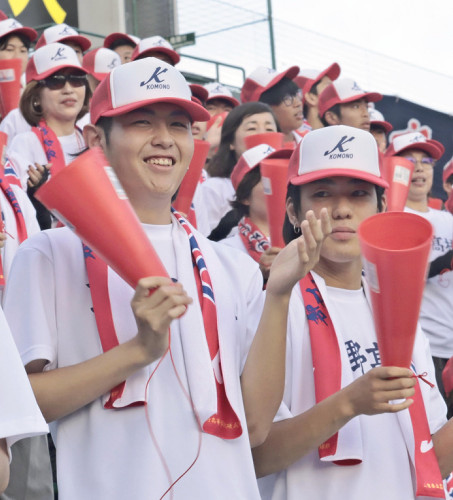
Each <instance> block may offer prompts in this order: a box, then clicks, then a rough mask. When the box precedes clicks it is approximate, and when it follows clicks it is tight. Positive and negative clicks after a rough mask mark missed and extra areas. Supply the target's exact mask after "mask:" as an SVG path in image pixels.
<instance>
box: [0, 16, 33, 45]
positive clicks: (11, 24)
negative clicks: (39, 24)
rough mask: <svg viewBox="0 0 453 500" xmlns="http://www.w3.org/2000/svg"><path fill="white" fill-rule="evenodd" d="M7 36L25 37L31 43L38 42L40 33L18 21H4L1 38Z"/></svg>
mask: <svg viewBox="0 0 453 500" xmlns="http://www.w3.org/2000/svg"><path fill="white" fill-rule="evenodd" d="M7 35H25V36H26V37H27V38H28V39H29V40H30V42H33V41H35V40H36V37H37V36H38V33H37V32H36V31H35V30H34V29H33V28H28V27H27V26H22V24H21V23H20V22H19V21H17V20H16V19H13V18H11V19H8V18H7V19H3V20H2V21H0V37H4V36H7Z"/></svg>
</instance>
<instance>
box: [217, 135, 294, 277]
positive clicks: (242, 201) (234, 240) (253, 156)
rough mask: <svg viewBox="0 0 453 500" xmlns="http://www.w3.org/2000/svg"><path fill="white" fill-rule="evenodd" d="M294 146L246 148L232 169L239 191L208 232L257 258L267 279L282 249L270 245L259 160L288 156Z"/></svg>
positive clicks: (233, 178)
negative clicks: (218, 220) (280, 148)
mask: <svg viewBox="0 0 453 500" xmlns="http://www.w3.org/2000/svg"><path fill="white" fill-rule="evenodd" d="M291 152H292V150H291V149H282V150H275V149H274V148H272V147H271V146H269V145H268V144H259V145H258V146H255V147H253V148H250V149H248V150H247V151H245V152H244V153H243V154H242V155H241V157H240V158H239V161H238V162H237V163H236V165H235V166H234V168H233V172H232V173H231V182H232V184H233V187H234V190H235V191H236V194H235V197H234V200H233V201H232V202H231V207H232V210H230V212H228V213H227V214H226V215H225V216H224V217H223V218H222V220H221V221H220V222H219V225H218V226H217V227H216V228H215V229H214V230H213V231H212V233H211V234H210V235H209V239H210V240H213V241H220V242H221V243H224V244H225V245H228V246H232V247H234V248H237V249H239V250H242V251H243V252H245V253H247V254H248V255H250V257H252V259H253V260H255V261H256V262H258V264H259V266H260V269H261V272H262V274H263V278H264V283H266V281H267V279H268V278H269V271H270V267H271V265H272V262H273V259H274V258H275V256H276V255H277V254H278V252H279V251H280V249H279V248H277V247H271V245H270V241H269V221H268V217H267V207H266V199H265V194H264V187H263V183H262V182H261V172H260V163H261V161H262V160H264V159H266V158H289V157H290V156H291Z"/></svg>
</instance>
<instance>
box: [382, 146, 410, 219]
mask: <svg viewBox="0 0 453 500" xmlns="http://www.w3.org/2000/svg"><path fill="white" fill-rule="evenodd" d="M383 168H384V171H383V172H382V175H383V177H384V179H385V180H386V181H387V182H388V183H389V187H388V188H387V191H386V194H387V196H386V197H387V211H388V212H402V211H403V210H404V207H405V205H406V201H407V195H408V194H409V187H410V185H411V179H412V174H413V172H414V164H413V163H412V162H411V161H410V160H408V159H407V158H404V157H401V156H387V157H385V158H384V161H383Z"/></svg>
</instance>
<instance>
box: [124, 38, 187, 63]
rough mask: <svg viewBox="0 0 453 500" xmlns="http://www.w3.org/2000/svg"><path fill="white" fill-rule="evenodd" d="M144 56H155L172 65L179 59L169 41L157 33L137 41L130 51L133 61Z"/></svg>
mask: <svg viewBox="0 0 453 500" xmlns="http://www.w3.org/2000/svg"><path fill="white" fill-rule="evenodd" d="M144 57H155V58H156V59H160V60H161V61H164V62H166V63H167V64H171V65H172V66H176V64H178V63H179V61H180V60H181V58H180V57H179V54H178V53H177V52H176V50H174V49H173V46H172V45H171V43H170V42H167V40H165V38H162V37H161V36H159V35H156V36H150V37H149V38H143V39H142V40H140V41H139V42H138V43H137V46H136V47H135V49H134V52H133V53H132V60H133V61H135V60H137V59H143V58H144Z"/></svg>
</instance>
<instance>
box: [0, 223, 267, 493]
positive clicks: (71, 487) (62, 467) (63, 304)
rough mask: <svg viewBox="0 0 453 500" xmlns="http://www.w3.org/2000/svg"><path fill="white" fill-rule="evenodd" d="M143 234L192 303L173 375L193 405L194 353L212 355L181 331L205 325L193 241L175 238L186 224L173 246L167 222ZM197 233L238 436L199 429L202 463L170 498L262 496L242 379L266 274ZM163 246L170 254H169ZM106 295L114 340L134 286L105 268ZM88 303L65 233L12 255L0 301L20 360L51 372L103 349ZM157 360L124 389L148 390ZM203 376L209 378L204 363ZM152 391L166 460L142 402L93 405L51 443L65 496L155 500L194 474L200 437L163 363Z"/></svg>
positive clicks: (74, 244) (76, 244)
mask: <svg viewBox="0 0 453 500" xmlns="http://www.w3.org/2000/svg"><path fill="white" fill-rule="evenodd" d="M144 228H145V231H146V232H147V234H148V236H149V237H151V238H152V239H153V241H156V245H155V248H156V251H157V252H158V254H159V255H160V256H161V258H162V260H163V261H164V263H165V264H166V265H168V268H169V272H170V275H171V274H173V270H172V268H173V267H175V272H176V273H177V276H176V277H177V278H178V280H179V281H180V282H181V283H182V284H183V286H184V288H185V290H186V291H187V292H188V293H189V295H190V296H191V297H192V298H193V300H194V304H193V305H191V306H189V309H188V311H187V312H186V313H185V314H184V315H183V316H182V317H181V318H180V319H178V320H176V321H174V322H173V323H172V328H171V332H172V334H171V339H172V340H171V342H172V344H171V345H172V354H173V359H174V363H175V366H176V369H177V372H178V374H179V376H180V377H181V380H182V383H183V385H184V387H185V389H186V390H189V391H190V394H191V396H192V399H195V397H196V392H197V391H196V389H197V387H198V388H199V387H201V389H202V390H203V387H204V386H205V383H204V380H203V377H202V375H200V372H201V373H202V367H201V364H200V363H198V359H197V356H202V353H203V352H208V351H207V345H206V340H205V337H204V331H202V330H203V329H201V330H200V328H190V327H188V326H187V322H189V321H195V322H197V321H198V322H200V321H201V322H202V319H201V312H200V309H199V306H197V303H198V296H197V291H196V285H195V280H194V276H193V269H192V260H191V254H190V247H189V242H188V239H187V236H186V235H185V233H184V234H183V236H181V231H183V229H182V228H180V227H179V225H178V224H177V223H176V222H175V221H174V222H173V225H172V229H171V231H172V232H171V240H170V239H169V233H168V229H167V228H165V227H164V228H163V229H162V228H160V229H162V230H161V231H157V232H156V231H155V230H154V229H155V228H153V226H144ZM195 235H196V238H197V240H198V243H199V245H200V247H201V251H202V253H203V256H204V259H205V262H206V265H207V268H208V270H209V273H210V276H211V279H212V282H213V289H214V295H215V298H216V303H217V314H218V327H219V342H220V350H221V358H222V369H223V376H224V380H225V381H226V387H227V391H228V394H229V399H230V402H231V404H232V406H233V408H235V410H236V411H237V414H238V416H239V418H240V421H241V423H242V427H243V430H244V432H243V434H242V436H240V437H239V438H237V439H233V440H222V439H220V438H217V437H214V436H211V435H209V434H204V433H203V435H202V444H201V451H200V456H199V457H198V459H197V460H196V463H195V465H194V466H193V467H192V468H191V469H190V470H189V471H188V473H187V474H186V475H185V476H184V477H183V478H182V479H181V480H180V481H179V482H178V483H177V484H176V485H175V486H174V488H173V493H174V497H173V498H174V499H175V500H178V499H182V500H186V499H188V498H194V499H195V498H196V499H210V500H211V499H213V498H215V499H216V500H231V499H233V498H234V499H236V498H237V499H247V500H249V499H257V498H259V493H258V487H257V482H256V479H255V475H254V468H253V463H252V458H251V451H250V443H249V438H248V433H247V429H246V424H245V415H244V408H243V402H242V395H241V388H240V380H239V376H240V373H241V372H242V369H243V366H244V363H245V359H246V355H247V352H248V349H249V346H250V343H251V341H252V338H253V334H254V333H255V331H256V327H257V324H258V321H259V317H260V314H261V309H262V294H261V287H262V278H261V273H260V271H259V269H258V267H257V266H256V264H255V263H253V262H251V261H250V259H249V258H248V257H247V256H245V255H243V254H241V253H239V252H234V251H232V250H231V249H228V248H226V247H224V246H222V245H219V244H215V243H211V242H209V241H207V240H206V239H205V238H204V237H203V236H202V235H200V234H199V233H197V232H195ZM176 242H177V243H176ZM169 243H170V244H172V246H173V248H170V249H169ZM173 255H174V256H175V258H173ZM173 277H175V276H173ZM43 283H45V293H44V291H43ZM25 290H26V293H25V292H24V291H25ZM109 293H110V300H111V306H112V312H113V319H114V322H115V325H116V331H117V334H118V338H119V341H120V342H124V341H126V340H127V339H130V338H131V337H133V336H134V335H135V334H136V324H135V320H134V317H133V314H132V310H131V308H130V300H131V298H132V295H133V290H132V288H131V287H129V286H128V285H127V284H126V283H125V282H124V281H123V280H121V279H120V278H119V277H118V275H116V274H115V273H114V272H113V271H111V270H109ZM91 307H92V301H91V295H90V290H89V288H88V287H87V274H86V269H85V263H84V257H83V252H82V248H81V243H80V241H79V240H78V238H77V237H76V236H75V235H73V234H72V233H71V232H70V231H69V230H68V229H66V228H63V229H56V230H49V231H43V232H41V233H40V234H38V235H36V236H34V237H33V238H31V239H29V240H27V242H25V244H24V245H23V246H22V247H21V248H20V249H19V252H18V254H17V256H16V258H15V260H14V263H13V267H12V270H11V275H10V280H9V286H8V293H7V297H6V301H5V310H6V311H7V314H8V317H9V318H10V321H11V324H12V325H13V328H14V332H15V339H16V341H17V344H18V348H19V351H20V353H21V355H22V358H23V362H24V364H26V363H28V362H30V361H31V360H33V359H47V360H48V361H49V363H48V365H47V369H54V368H57V367H63V366H68V365H72V364H75V363H80V362H82V361H84V360H86V359H90V358H93V357H94V356H96V355H98V354H101V352H102V349H101V346H100V340H99V334H98V332H97V329H96V323H95V316H94V314H93V312H92V310H91ZM24 311H27V314H24ZM194 318H195V319H194ZM197 324H199V323H197ZM201 324H202V323H201ZM184 325H185V326H184ZM186 349H188V350H190V349H192V354H193V356H192V355H191V356H189V358H188V357H187V356H184V354H183V352H184V353H185V352H187V350H186ZM200 353H201V354H200ZM203 360H204V358H203ZM155 364H156V363H153V364H152V365H151V366H149V367H146V368H144V369H142V370H139V372H136V374H134V375H133V376H131V377H130V378H129V379H128V380H127V384H126V385H129V384H130V385H131V387H132V388H133V387H134V384H136V385H137V384H138V386H139V388H140V394H142V395H143V394H144V392H145V391H144V382H143V381H146V379H147V378H148V377H149V375H150V373H151V371H152V369H153V368H154V367H155ZM209 369H210V375H212V367H211V365H210V361H209ZM198 370H200V372H199V371H198ZM189 379H190V380H192V382H189ZM194 380H195V381H196V382H195V383H194ZM137 381H138V382H137ZM198 392H200V391H198ZM149 395H150V402H151V404H149V405H148V410H149V415H150V422H151V428H152V432H153V434H154V436H155V438H156V440H157V443H158V445H159V448H160V450H161V451H162V454H163V457H164V459H161V458H160V457H159V454H158V452H157V450H156V445H155V443H154V442H153V439H152V437H151V435H150V431H149V430H148V425H147V417H146V414H145V410H144V407H132V408H127V409H123V410H105V409H104V408H103V406H102V403H101V398H99V399H97V400H95V401H93V402H92V403H91V404H88V405H87V406H86V407H84V408H82V409H81V410H79V411H77V412H74V413H73V414H71V415H69V416H67V417H65V418H63V419H61V420H59V421H57V422H56V426H55V428H54V429H53V436H54V439H55V440H56V448H57V467H58V487H59V492H60V496H61V498H62V499H65V500H68V499H77V500H79V499H80V498H87V499H88V498H93V499H101V498H108V499H109V500H116V499H118V500H120V499H121V500H124V499H125V498H137V499H144V498H153V499H154V498H160V497H161V495H162V494H163V493H164V492H165V491H166V489H167V488H168V487H169V484H170V483H171V482H172V481H175V480H176V479H177V478H178V476H179V475H180V474H182V473H183V472H184V471H186V470H187V469H188V468H189V466H190V465H191V463H192V462H193V461H194V460H195V458H196V456H197V449H198V440H199V437H200V433H199V430H198V427H197V424H196V421H195V419H194V415H193V410H192V408H191V406H190V404H189V402H188V400H187V399H186V398H185V397H184V395H183V393H182V390H181V387H180V385H179V383H178V381H177V379H176V377H175V371H174V368H173V366H172V363H171V360H170V359H169V356H166V357H165V358H164V360H163V362H162V363H161V365H160V366H159V368H158V370H157V371H156V373H155V374H154V376H153V378H152V379H151V383H150V387H149ZM197 410H199V408H198V407H197ZM200 411H201V410H200ZM200 411H199V413H200ZM164 462H165V463H166V464H167V465H168V468H169V470H170V475H171V480H170V479H169V478H167V475H166V473H165V467H164Z"/></svg>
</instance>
